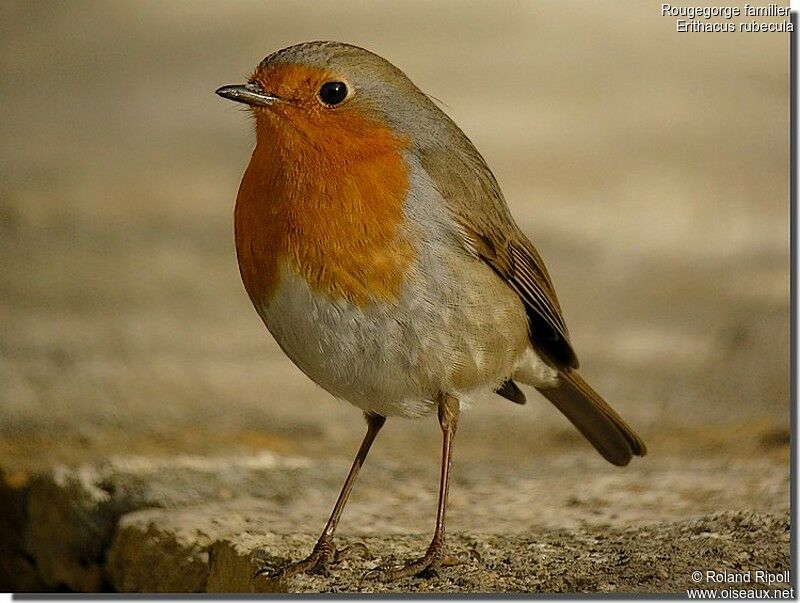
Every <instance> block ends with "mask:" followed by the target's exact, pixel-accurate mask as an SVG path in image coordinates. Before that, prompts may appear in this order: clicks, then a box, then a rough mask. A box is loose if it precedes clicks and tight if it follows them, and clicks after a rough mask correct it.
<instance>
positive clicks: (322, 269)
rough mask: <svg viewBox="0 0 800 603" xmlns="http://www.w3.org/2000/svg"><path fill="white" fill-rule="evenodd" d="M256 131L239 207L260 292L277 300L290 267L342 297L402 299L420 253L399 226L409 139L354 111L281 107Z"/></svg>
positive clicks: (248, 261)
mask: <svg viewBox="0 0 800 603" xmlns="http://www.w3.org/2000/svg"><path fill="white" fill-rule="evenodd" d="M256 128H257V144H256V148H255V151H254V152H253V157H252V159H251V161H250V164H249V166H248V167H247V171H246V172H245V175H244V178H243V179H242V184H241V187H240V189H239V195H238V197H237V200H236V211H235V228H236V251H237V255H238V259H239V268H240V271H241V275H242V280H243V281H244V285H245V288H246V289H247V292H248V294H249V295H250V298H251V299H253V301H262V302H264V301H269V298H270V295H271V294H272V292H273V291H274V290H275V287H276V286H277V284H278V279H279V270H280V266H281V265H282V264H284V263H287V264H288V265H289V266H290V267H291V269H292V270H294V271H295V272H297V273H298V274H300V275H301V276H302V277H303V278H305V280H306V281H307V282H308V283H309V284H310V285H311V287H312V288H313V289H314V290H316V291H319V292H323V293H326V294H327V295H329V296H331V297H333V298H344V299H347V300H349V301H351V302H353V303H355V304H358V305H365V304H366V303H368V302H369V301H371V300H376V299H379V300H391V299H394V298H396V297H397V295H398V294H399V292H400V288H401V285H402V282H403V277H404V274H405V272H406V269H407V268H408V266H409V264H410V262H411V261H412V259H413V257H414V253H413V249H412V248H411V246H410V244H409V243H408V241H407V240H405V239H404V238H403V237H402V235H401V234H400V233H399V232H398V230H399V229H398V226H399V224H400V223H401V221H402V220H403V203H404V200H405V197H406V193H407V191H408V181H409V176H408V167H407V165H406V163H405V161H404V159H403V157H402V155H401V153H402V150H403V148H404V146H405V144H404V142H403V141H402V140H400V139H398V138H397V137H395V136H394V135H393V134H392V132H391V131H390V130H389V128H388V127H386V126H383V125H381V124H378V123H376V122H374V121H372V120H370V119H368V118H367V117H365V116H364V115H362V114H360V113H359V112H358V111H357V110H355V109H349V108H345V107H342V108H340V109H339V110H336V111H335V112H334V111H330V112H329V113H326V110H325V108H320V110H319V111H318V112H316V113H311V112H309V111H308V110H307V109H306V108H303V107H297V106H288V105H287V106H280V107H274V108H271V109H269V113H265V114H263V115H259V117H258V120H257V126H256Z"/></svg>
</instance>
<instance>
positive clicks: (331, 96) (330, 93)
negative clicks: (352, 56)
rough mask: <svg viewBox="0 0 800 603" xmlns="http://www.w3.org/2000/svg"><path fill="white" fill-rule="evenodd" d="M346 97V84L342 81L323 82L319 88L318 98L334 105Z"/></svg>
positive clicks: (330, 105) (329, 104)
mask: <svg viewBox="0 0 800 603" xmlns="http://www.w3.org/2000/svg"><path fill="white" fill-rule="evenodd" d="M346 98H347V84H345V83H344V82H325V83H324V84H322V86H320V89H319V100H321V101H322V102H323V103H325V104H326V105H328V106H329V107H335V106H336V105H338V104H339V103H341V102H342V101H343V100H344V99H346Z"/></svg>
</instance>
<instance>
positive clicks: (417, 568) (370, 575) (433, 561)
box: [363, 542, 458, 582]
mask: <svg viewBox="0 0 800 603" xmlns="http://www.w3.org/2000/svg"><path fill="white" fill-rule="evenodd" d="M457 564H458V561H457V560H456V559H455V558H453V557H449V556H446V555H445V554H444V545H443V544H441V543H439V542H432V543H431V545H430V546H429V547H428V550H427V551H426V552H425V554H424V555H423V556H422V557H420V558H419V559H415V560H413V561H409V562H408V563H406V564H405V565H400V566H396V567H385V566H384V567H376V568H374V569H371V570H369V571H368V572H366V573H365V574H364V576H363V579H364V580H378V581H380V582H393V581H395V580H401V579H403V578H412V577H418V578H436V577H437V576H438V575H439V570H441V568H443V567H449V566H453V565H457Z"/></svg>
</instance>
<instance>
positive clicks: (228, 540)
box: [0, 452, 788, 592]
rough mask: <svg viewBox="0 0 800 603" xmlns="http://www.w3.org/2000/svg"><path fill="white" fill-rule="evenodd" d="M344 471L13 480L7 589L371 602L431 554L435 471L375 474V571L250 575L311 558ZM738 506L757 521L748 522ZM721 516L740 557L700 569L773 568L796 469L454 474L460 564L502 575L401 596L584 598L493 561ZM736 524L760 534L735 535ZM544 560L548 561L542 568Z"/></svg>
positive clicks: (135, 473) (575, 463) (233, 470)
mask: <svg viewBox="0 0 800 603" xmlns="http://www.w3.org/2000/svg"><path fill="white" fill-rule="evenodd" d="M423 460H424V459H423ZM347 466H348V463H347V461H346V459H344V458H332V459H328V460H323V459H316V460H314V459H311V458H299V457H286V456H282V455H277V454H274V453H268V452H262V453H261V454H257V455H253V456H225V457H211V458H209V457H200V456H190V455H182V456H176V457H170V458H144V457H118V458H112V459H110V460H108V461H106V462H104V463H99V464H96V465H89V464H82V465H79V466H77V467H73V468H70V467H66V466H60V467H56V468H54V469H52V470H51V471H49V472H44V473H40V474H36V475H35V476H34V477H33V478H32V479H30V480H29V481H28V482H26V483H23V484H18V485H17V486H16V487H14V486H13V484H11V483H9V481H10V478H9V477H8V476H6V481H5V484H6V485H5V488H4V489H2V490H1V491H0V493H2V494H3V500H4V501H5V505H4V506H3V507H2V508H0V521H3V522H4V523H5V525H10V526H13V528H14V530H15V531H13V532H12V535H13V538H12V539H10V540H9V542H10V545H8V546H9V548H10V553H11V554H10V556H9V557H7V559H9V560H11V561H13V567H15V568H16V572H15V573H12V574H13V575H9V576H8V577H6V578H4V580H5V583H6V584H9V585H10V587H12V588H13V589H14V590H41V589H44V590H50V589H67V590H76V591H98V590H119V591H128V592H132V591H144V592H203V591H212V592H251V591H254V590H263V589H269V588H292V589H294V588H298V589H301V590H303V589H305V590H303V592H305V591H309V590H314V589H330V590H355V589H357V588H361V586H359V585H358V584H357V582H356V581H355V576H356V575H357V572H358V571H363V570H365V569H368V568H367V564H368V563H369V562H372V563H373V564H375V563H377V562H383V561H385V560H386V559H401V558H404V557H407V556H409V555H411V554H413V553H414V551H422V550H424V548H425V546H426V540H427V539H428V538H429V537H430V535H429V534H428V533H425V532H421V531H420V530H421V528H422V529H424V528H425V527H427V526H431V527H432V524H433V517H434V509H435V503H436V466H435V463H434V462H431V463H424V462H421V461H409V462H406V463H399V462H397V461H393V460H386V459H385V458H375V459H371V462H370V463H368V465H367V466H366V467H365V469H364V471H363V475H362V476H361V479H360V480H359V483H358V484H357V487H356V490H355V492H354V494H353V497H352V500H351V502H350V504H349V506H348V508H347V512H346V513H345V515H344V517H343V520H342V524H341V526H340V531H339V533H340V535H341V537H342V543H343V544H345V545H346V544H348V543H353V542H355V540H356V539H355V537H354V535H359V537H360V538H361V539H363V540H364V542H366V543H367V544H368V546H369V548H370V550H371V551H372V554H373V556H374V557H373V558H371V559H368V560H362V561H353V562H351V565H352V567H351V570H352V571H350V573H349V574H348V573H347V572H345V573H344V574H341V576H340V577H334V578H333V581H331V582H330V583H328V582H320V581H319V580H318V579H316V578H313V579H305V578H303V579H300V581H299V582H296V585H294V584H295V583H293V585H275V584H267V583H264V582H263V580H262V581H255V582H254V581H253V580H252V579H251V578H252V574H253V567H252V566H253V565H254V564H255V565H257V564H258V563H267V564H270V563H271V564H275V563H278V562H279V561H281V560H285V559H289V558H295V559H296V558H297V557H298V556H299V555H301V554H304V553H305V552H307V551H309V550H310V549H311V547H312V546H313V544H314V540H315V535H316V534H317V533H318V531H319V530H320V529H321V527H322V525H323V523H324V521H325V519H326V517H327V515H328V513H329V511H330V507H331V505H332V503H333V501H334V499H335V496H336V493H337V491H338V489H339V486H340V485H341V481H342V479H343V477H344V475H345V473H346V471H347ZM733 484H735V486H733ZM743 500H746V501H747V504H748V507H749V508H750V509H752V510H753V511H754V512H753V513H751V514H747V513H745V514H741V513H739V514H737V512H736V511H735V509H737V508H738V507H739V506H740V505H741V503H742V501H743ZM718 509H730V511H728V513H727V514H726V515H719V516H713V517H714V519H713V521H717V522H723V524H724V523H725V522H728V524H730V525H728V524H725V525H728V527H727V528H726V529H727V532H726V533H727V534H728V535H727V536H726V537H725V538H727V540H726V542H728V541H729V542H730V543H732V544H731V547H732V548H731V547H728V548H724V549H719V550H716V553H714V551H711V550H709V551H707V552H706V553H704V554H705V555H706V557H704V559H706V560H707V561H708V562H709V563H710V562H711V561H712V560H715V559H714V557H713V555H714V554H717V555H718V556H717V558H716V560H715V562H718V563H721V564H725V563H729V562H730V561H731V560H732V559H733V560H735V559H737V558H738V557H736V555H739V554H740V553H748V555H752V554H758V551H755V552H753V551H752V550H751V549H750V548H748V547H750V545H751V544H754V543H757V542H758V538H755V536H753V538H751V537H750V536H747V534H755V535H760V536H759V538H762V539H763V542H762V544H763V546H764V547H765V548H764V551H763V552H764V554H768V555H771V557H769V559H773V558H776V557H775V556H776V555H778V554H779V553H780V551H782V550H783V551H784V552H786V551H788V545H787V544H786V542H785V541H784V540H782V536H780V530H781V529H783V528H781V527H780V525H783V524H781V523H780V522H781V519H782V518H785V517H786V516H787V514H788V477H787V474H786V470H785V466H783V465H782V464H781V463H776V462H775V461H773V460H770V459H769V458H765V459H744V458H740V459H735V460H728V461H726V462H719V461H714V460H712V459H696V460H692V461H686V460H683V459H674V458H670V457H666V458H651V459H648V460H647V462H646V463H641V464H636V465H633V466H631V467H629V468H627V469H626V470H623V471H621V470H619V469H617V468H614V467H612V466H610V465H608V464H607V463H605V462H603V461H602V459H599V458H595V457H594V456H592V455H587V454H583V453H566V452H565V453H563V454H560V455H558V456H557V457H552V458H550V459H549V462H548V463H547V464H542V463H541V462H539V461H538V460H537V459H530V460H527V461H519V462H517V463H516V464H513V465H507V466H498V465H492V464H488V463H475V462H464V463H462V464H456V466H455V468H454V475H453V486H452V489H451V504H450V509H449V530H450V532H451V533H453V534H457V535H459V536H456V537H455V540H454V541H453V544H454V547H455V548H454V549H453V550H454V552H456V553H458V554H459V556H460V557H462V558H468V559H471V560H472V559H473V557H474V556H475V553H474V552H470V551H469V550H468V549H469V547H468V546H467V543H468V542H472V541H473V540H474V541H475V542H476V543H484V544H481V545H480V547H484V548H486V550H487V551H490V553H488V554H489V556H490V558H491V559H495V561H492V563H493V564H495V565H487V566H485V567H484V566H483V565H482V564H480V563H478V564H475V563H473V561H470V562H469V563H468V564H467V565H466V566H464V567H462V568H461V569H457V570H454V571H455V574H450V573H448V574H447V575H448V576H451V578H448V580H451V581H449V582H448V581H445V582H442V583H438V582H437V583H431V584H428V583H425V582H409V583H405V586H404V587H408V588H413V589H420V588H422V589H426V588H433V589H440V588H441V589H445V590H446V589H447V588H457V589H466V590H469V591H476V590H477V591H480V590H482V589H484V590H489V591H494V590H500V591H506V590H508V591H515V590H529V589H532V590H547V589H561V590H564V589H570V588H577V586H578V585H580V584H583V582H581V580H583V578H580V576H581V575H583V574H581V573H580V572H583V571H585V572H587V575H589V573H591V571H592V570H591V567H589V566H581V565H580V564H578V566H576V568H578V569H576V571H577V572H578V573H576V574H574V575H573V578H574V581H572V582H570V581H567V582H563V583H558V582H557V581H555V578H553V577H551V578H547V579H544V578H542V576H544V575H545V574H541V573H537V574H536V575H535V576H534V575H533V574H530V573H529V574H524V573H523V572H522V569H521V568H522V566H519V567H516V568H515V569H513V571H512V572H511V574H508V575H506V574H503V573H502V572H500V569H498V568H501V566H502V563H501V562H500V561H498V560H497V559H499V557H497V556H498V555H501V554H504V555H506V556H507V557H508V558H509V559H514V560H518V559H523V558H525V559H527V561H531V560H532V558H531V557H530V556H529V557H525V556H524V555H525V554H527V553H525V551H528V550H529V549H530V550H535V549H536V547H535V546H533V545H534V544H535V543H548V542H550V543H551V544H552V546H554V547H555V546H556V543H561V544H559V545H558V546H562V545H563V546H564V547H566V548H565V549H564V550H565V551H567V552H566V553H565V555H567V556H566V557H564V556H562V557H558V558H559V559H561V560H562V561H564V563H567V562H568V563H570V564H572V563H573V562H574V563H577V562H578V561H581V560H582V559H583V557H580V555H579V551H578V550H577V549H575V550H574V551H573V552H572V553H570V552H569V551H570V550H571V549H569V546H570V544H569V543H570V542H571V541H572V540H574V541H575V542H576V543H582V542H584V541H585V538H584V536H582V534H584V532H586V531H588V532H586V533H590V534H592V537H593V538H595V539H596V540H598V542H599V541H601V540H602V539H603V535H604V534H610V535H613V534H615V535H616V536H615V538H617V540H613V539H612V540H609V541H608V542H617V543H621V542H622V543H625V542H627V543H628V544H630V546H632V547H634V549H635V547H636V546H638V545H637V544H636V543H637V541H638V538H639V536H637V535H638V534H640V533H645V532H649V531H650V530H655V532H654V533H659V534H662V535H663V538H662V540H661V541H659V542H660V543H662V544H665V543H667V542H668V540H667V535H669V534H672V535H673V536H675V537H676V538H677V535H678V534H680V533H682V532H679V531H676V530H678V528H676V527H675V526H684V527H685V526H687V525H695V524H693V523H692V521H695V520H694V519H692V518H693V517H697V516H698V515H700V514H707V516H709V515H711V514H713V513H714V511H716V510H718ZM655 515H657V516H658V517H659V521H661V522H664V525H663V526H661V528H659V527H658V526H653V525H652V523H653V521H652V519H649V518H652V517H653V516H655ZM726 518H727V519H726ZM737 518H739V519H737ZM709 521H710V520H709ZM667 522H671V523H670V524H669V525H667ZM759 522H760V523H759ZM776 522H777V523H776ZM739 524H741V525H746V526H750V528H751V529H750V530H749V531H748V530H744V528H741V529H740V528H736V527H735V526H737V525H739ZM779 524H780V525H779ZM642 526H649V527H644V528H643V527H642ZM659 529H660V530H661V531H659ZM680 529H681V530H682V529H684V528H683V527H681V528H680ZM559 534H560V536H558V535H559ZM470 535H476V536H474V537H472V536H470ZM626 535H627V536H626ZM626 538H628V540H627V541H626V540H625V539H626ZM475 539H477V540H475ZM486 543H488V544H486ZM502 543H505V544H502ZM475 546H478V545H477V544H476V545H475ZM532 546H533V549H531V547H532ZM537 546H538V545H537ZM665 546H666V544H665ZM675 546H678V545H674V544H670V545H669V546H668V547H667V548H663V547H662V546H661V544H659V545H658V547H656V548H655V549H654V550H653V551H652V552H653V554H661V555H664V556H665V557H664V558H665V559H666V560H667V561H668V562H669V564H673V565H675V564H677V565H675V567H684V565H685V563H686V562H688V561H687V560H689V559H690V557H691V555H693V554H695V553H696V552H697V551H696V550H695V549H694V548H691V547H690V548H688V549H686V548H681V547H682V546H683V545H680V546H678V548H674V547H675ZM687 546H689V545H687ZM480 547H478V548H479V549H480ZM487 547H488V548H487ZM670 547H672V548H670ZM480 550H483V549H480ZM480 550H479V551H478V552H479V553H480ZM549 550H550V549H547V550H544V549H543V551H544V552H543V555H544V557H543V559H546V558H548V555H550V553H548V552H547V551H549ZM636 550H638V549H636ZM642 554H644V553H642ZM464 555H466V557H464ZM492 555H494V557H492ZM570 555H572V556H570ZM479 556H480V557H481V558H483V557H484V556H485V555H484V553H480V554H479ZM673 556H677V557H675V559H673ZM681 559H683V561H681ZM527 561H526V562H527ZM681 563H683V564H684V565H681ZM497 564H499V565H497ZM669 564H668V565H669ZM347 567H350V566H348V565H345V569H346V568H347ZM537 567H538V566H537ZM581 567H582V568H583V569H580V568H581ZM670 567H672V566H670ZM492 568H494V569H492ZM542 568H543V569H542V571H546V572H553V576H555V574H556V573H558V572H556V568H555V566H554V567H551V566H547V565H545V566H542ZM548 568H549V569H548ZM506 569H508V568H506ZM562 569H563V568H562ZM640 569H641V571H639V570H636V571H635V572H634V573H633V574H631V577H630V580H628V581H623V582H622V583H620V584H621V585H622V586H620V588H622V587H623V586H624V588H627V589H628V590H635V588H636V587H637V584H639V585H645V586H647V584H650V585H651V586H652V587H653V588H654V589H655V588H657V587H658V586H659V585H663V584H666V583H667V582H665V581H664V580H666V578H665V579H664V580H655V581H651V582H652V584H651V583H649V582H647V583H646V581H645V582H641V581H642V580H645V578H644V577H643V574H642V571H644V569H643V567H642V568H640ZM509 571H511V570H510V569H509ZM465 572H466V573H465ZM498 572H500V573H498ZM537 572H538V570H537ZM560 573H561V574H562V575H565V576H566V575H567V574H564V572H563V571H561V572H560ZM337 576H339V574H337ZM670 576H673V577H674V575H673V574H670ZM540 578H541V581H540V582H537V581H536V580H539V579H540ZM579 578H580V579H579ZM565 579H566V578H565ZM634 579H635V580H639V581H640V582H635V581H634ZM453 580H455V581H453ZM481 581H483V582H481ZM587 584H588V583H587ZM609 584H611V583H609ZM615 584H616V583H615ZM674 584H678V582H674ZM606 586H608V585H606ZM363 587H364V588H367V589H374V588H379V587H378V586H376V585H374V584H373V585H369V584H368V585H365V586H363ZM380 588H384V587H383V586H380ZM387 588H388V587H387ZM392 588H394V586H392ZM586 588H587V589H589V588H590V586H587V587H586ZM603 588H605V586H604V587H603ZM609 588H610V586H609ZM648 588H649V587H648Z"/></svg>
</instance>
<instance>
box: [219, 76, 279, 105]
mask: <svg viewBox="0 0 800 603" xmlns="http://www.w3.org/2000/svg"><path fill="white" fill-rule="evenodd" d="M216 94H219V95H220V96H221V97H222V98H227V99H228V100H232V101H236V102H237V103H244V104H246V105H252V106H255V107H266V106H269V105H272V104H274V103H276V102H278V101H280V99H279V98H278V97H277V96H270V95H269V94H267V93H266V92H264V89H263V88H262V87H261V85H260V84H257V83H255V82H248V83H247V84H244V85H241V84H234V85H232V86H223V87H222V88H218V89H217V91H216Z"/></svg>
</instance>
